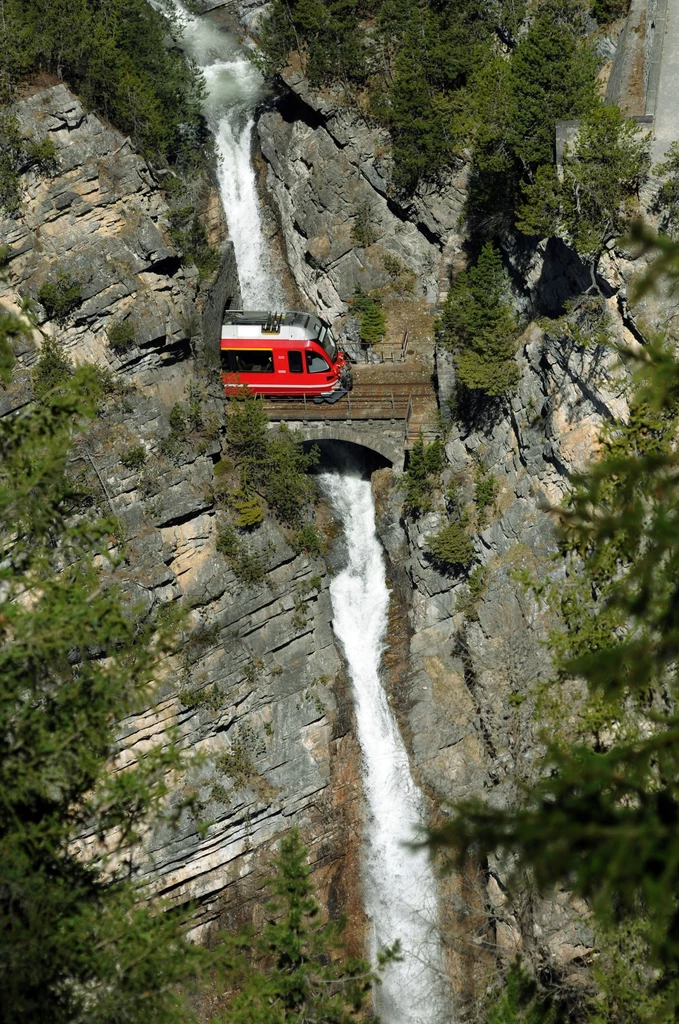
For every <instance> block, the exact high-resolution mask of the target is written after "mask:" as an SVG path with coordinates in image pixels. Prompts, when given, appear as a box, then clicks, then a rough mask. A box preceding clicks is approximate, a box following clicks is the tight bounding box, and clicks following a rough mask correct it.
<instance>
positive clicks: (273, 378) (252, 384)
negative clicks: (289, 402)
mask: <svg viewBox="0 0 679 1024" xmlns="http://www.w3.org/2000/svg"><path fill="white" fill-rule="evenodd" d="M221 365H222V380H223V381H224V389H225V391H226V393H227V394H228V393H229V388H230V387H234V385H237V384H241V385H242V384H246V385H247V386H248V387H249V388H250V390H251V391H253V392H254V393H255V394H256V395H265V396H266V397H267V398H302V397H306V398H314V399H316V401H330V402H333V401H336V399H338V398H340V397H341V396H342V395H343V394H345V393H346V392H347V391H350V390H351V384H352V382H351V371H350V368H349V361H348V359H347V357H346V355H345V354H344V352H343V351H342V350H341V348H339V346H338V345H337V343H336V341H335V340H334V338H333V336H332V332H331V330H330V324H329V323H328V322H327V320H324V319H323V318H322V317H318V316H315V315H314V314H312V313H296V312H287V313H266V312H259V311H244V310H234V309H227V310H225V312H224V323H223V326H222V340H221Z"/></svg>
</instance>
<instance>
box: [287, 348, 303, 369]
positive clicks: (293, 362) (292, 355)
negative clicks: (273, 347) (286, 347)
mask: <svg viewBox="0 0 679 1024" xmlns="http://www.w3.org/2000/svg"><path fill="white" fill-rule="evenodd" d="M288 367H289V368H290V373H303V372H304V367H303V366H302V353H301V352H295V351H294V350H293V351H292V352H288Z"/></svg>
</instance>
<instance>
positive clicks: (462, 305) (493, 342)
mask: <svg viewBox="0 0 679 1024" xmlns="http://www.w3.org/2000/svg"><path fill="white" fill-rule="evenodd" d="M518 333H519V328H518V324H517V322H516V318H515V317H514V314H513V311H512V306H511V301H510V295H509V276H508V274H507V272H506V271H505V269H504V267H503V265H502V257H501V255H500V253H499V251H498V250H497V249H496V248H495V247H494V246H493V244H492V243H491V242H487V243H486V244H485V245H484V247H483V249H482V250H481V254H480V255H479V258H478V261H477V263H476V266H474V267H472V268H471V269H470V270H468V271H463V273H461V274H460V275H459V276H458V277H457V279H456V280H455V282H454V284H453V286H452V288H451V290H450V292H449V294H448V298H447V299H446V303H445V306H444V309H443V314H442V316H441V319H440V321H439V323H438V326H437V337H438V340H439V341H440V342H441V343H442V344H444V345H446V346H448V347H449V348H451V349H452V350H453V352H454V353H455V363H456V367H457V380H458V383H459V384H461V385H462V386H463V387H464V388H466V389H467V390H469V391H476V392H479V393H481V394H482V395H486V396H490V397H494V396H497V395H502V394H505V393H506V392H507V391H510V390H511V389H512V388H513V387H515V386H516V384H517V382H518V380H519V368H518V366H517V364H516V362H515V360H514V354H515V352H516V339H517V336H518Z"/></svg>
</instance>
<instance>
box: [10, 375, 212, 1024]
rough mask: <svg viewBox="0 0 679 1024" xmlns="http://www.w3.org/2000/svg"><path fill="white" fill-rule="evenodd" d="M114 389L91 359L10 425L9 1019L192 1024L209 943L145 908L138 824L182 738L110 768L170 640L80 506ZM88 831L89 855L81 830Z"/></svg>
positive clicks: (156, 799) (148, 815) (157, 804)
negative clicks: (88, 448) (79, 448)
mask: <svg viewBox="0 0 679 1024" xmlns="http://www.w3.org/2000/svg"><path fill="white" fill-rule="evenodd" d="M99 398H100V385H99V383H98V378H97V375H96V374H95V373H94V372H93V371H92V370H90V369H87V368H81V369H79V370H77V371H75V373H74V374H73V376H72V377H70V378H69V379H68V380H65V381H62V382H61V383H60V384H59V386H57V387H54V388H53V389H52V390H51V391H48V392H46V393H45V394H44V395H43V396H42V399H41V401H40V403H39V404H36V405H35V406H33V407H29V408H28V409H27V410H25V411H22V412H20V413H19V414H18V415H16V416H14V417H12V418H9V417H6V418H5V419H3V420H2V421H0V524H2V525H1V526H0V862H1V863H2V866H3V867H2V875H1V877H0V922H1V926H0V1019H2V1020H3V1021H5V1022H7V1024H25V1022H26V1021H41V1022H42V1024H69V1022H73V1021H80V1020H87V1021H88V1022H89V1024H114V1022H115V1024H127V1022H130V1024H131V1022H134V1024H152V1022H154V1024H155V1022H157V1024H161V1022H162V1024H170V1022H174V1021H176V1022H179V1021H182V1022H183V1021H186V1020H187V1014H186V1011H185V1008H184V1007H183V1006H182V1003H181V1001H180V999H179V997H178V995H177V993H176V990H175V984H176V983H177V982H178V981H179V980H186V979H188V978H189V977H191V975H192V974H193V973H194V971H195V969H196V968H197V966H198V963H199V962H200V961H201V958H202V956H203V954H202V953H201V952H200V951H198V950H197V949H196V948H195V947H192V946H191V945H190V944H188V943H187V942H186V941H185V938H184V935H183V928H182V920H181V918H180V917H178V916H174V917H173V916H169V915H165V914H162V913H158V912H157V909H156V910H155V911H153V912H152V911H151V910H149V909H145V907H144V905H143V903H141V902H140V899H141V894H140V892H139V890H138V888H137V886H136V884H135V870H136V866H137V850H138V845H139V839H140V834H141V832H142V831H143V830H144V829H147V828H148V827H149V824H150V823H151V821H152V820H153V818H154V817H155V816H156V815H157V814H160V811H161V806H162V805H163V803H164V801H165V798H166V796H167V795H168V790H167V779H168V775H167V773H168V772H169V771H171V770H172V769H173V768H178V767H180V765H181V764H182V763H183V759H182V757H181V755H180V754H179V753H178V751H177V750H176V748H175V746H174V745H173V744H172V743H170V745H169V746H168V747H167V748H166V749H164V750H160V749H159V748H153V749H151V750H149V751H148V752H147V753H146V754H145V755H144V756H143V757H140V760H139V763H138V764H137V766H136V767H134V766H130V770H127V771H125V772H120V773H118V774H110V772H109V768H108V764H107V762H108V760H109V758H110V757H111V755H113V754H114V753H115V750H116V745H115V734H116V729H117V726H118V723H119V722H120V720H121V719H122V718H124V717H125V716H126V715H128V714H130V713H131V712H133V711H135V710H137V709H138V708H140V707H142V706H144V702H145V701H148V699H149V695H150V690H149V687H150V683H151V679H152V676H153V672H154V665H155V663H156V659H157V657H159V656H161V655H162V654H163V653H164V651H165V650H166V649H167V648H166V642H165V639H166V634H164V631H163V630H162V629H160V628H159V629H156V628H155V627H153V626H152V625H150V624H149V623H148V622H146V623H145V622H144V621H143V620H141V619H140V617H139V616H138V614H137V613H136V611H135V609H133V608H131V607H130V606H129V605H126V604H125V603H124V602H123V600H122V598H121V596H120V594H119V593H118V592H117V591H116V589H115V587H114V586H112V585H111V573H112V570H113V567H114V565H113V563H114V560H113V559H112V557H111V556H110V544H111V536H112V532H113V531H114V529H115V525H114V524H113V523H111V522H108V521H97V520H93V521H87V520H85V519H83V518H82V516H81V515H80V514H78V509H79V508H80V501H79V493H78V487H77V484H76V482H75V481H74V479H73V478H72V477H71V475H70V474H69V459H70V451H71V441H72V436H73V433H74V431H76V430H77V428H78V425H79V424H80V423H81V422H82V420H83V417H87V416H91V415H93V414H94V412H95V409H96V404H97V401H98V400H99ZM83 834H88V835H89V836H90V837H91V839H92V845H91V846H90V847H89V853H88V854H87V855H83V854H81V853H80V852H79V850H78V846H77V844H76V842H75V840H76V838H77V837H78V836H79V835H83Z"/></svg>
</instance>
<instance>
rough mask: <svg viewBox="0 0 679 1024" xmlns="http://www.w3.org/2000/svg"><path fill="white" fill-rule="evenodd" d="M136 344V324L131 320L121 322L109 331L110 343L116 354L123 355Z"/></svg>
mask: <svg viewBox="0 0 679 1024" xmlns="http://www.w3.org/2000/svg"><path fill="white" fill-rule="evenodd" d="M135 342H136V336H135V329H134V324H133V323H132V321H131V320H121V321H120V323H117V324H113V326H112V327H110V328H109V331H108V343H109V345H110V346H111V348H112V349H113V351H114V352H115V353H116V355H123V354H124V353H125V352H129V350H130V349H131V348H133V347H134V345H135Z"/></svg>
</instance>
